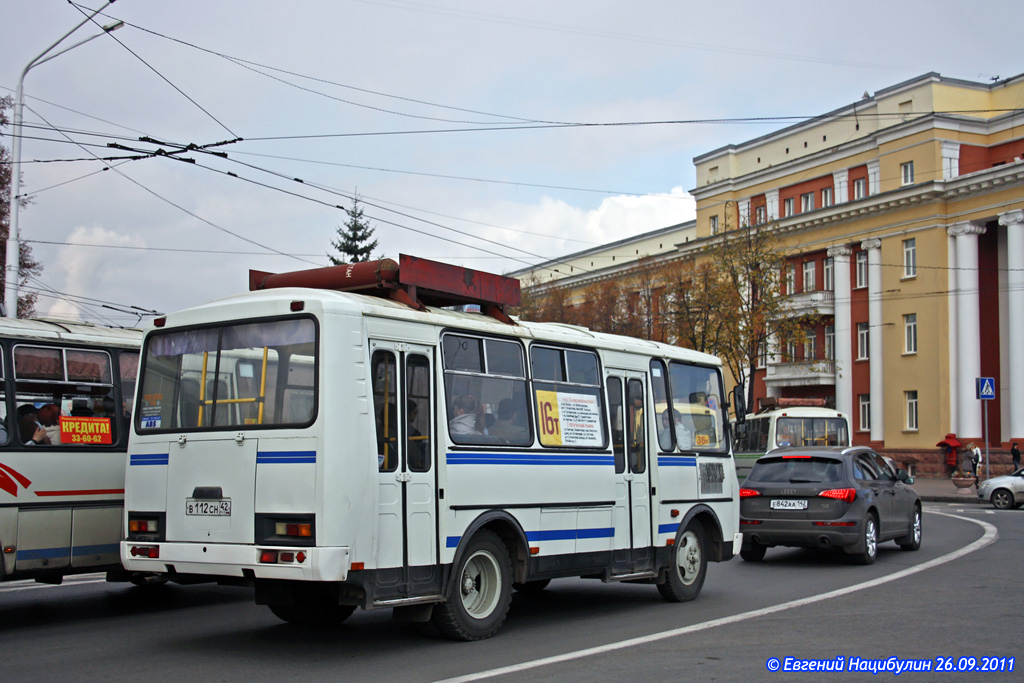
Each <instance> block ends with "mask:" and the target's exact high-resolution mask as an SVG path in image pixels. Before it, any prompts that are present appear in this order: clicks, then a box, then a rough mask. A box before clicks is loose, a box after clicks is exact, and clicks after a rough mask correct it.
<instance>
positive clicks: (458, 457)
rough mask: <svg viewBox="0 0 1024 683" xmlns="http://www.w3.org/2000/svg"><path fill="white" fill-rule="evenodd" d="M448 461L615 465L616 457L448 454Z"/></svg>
mask: <svg viewBox="0 0 1024 683" xmlns="http://www.w3.org/2000/svg"><path fill="white" fill-rule="evenodd" d="M447 460H448V464H449V465H603V466H614V465H615V457H614V456H612V455H602V454H580V455H572V454H565V453H558V454H554V453H550V454H549V453H448V455H447Z"/></svg>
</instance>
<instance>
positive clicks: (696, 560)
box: [658, 522, 708, 602]
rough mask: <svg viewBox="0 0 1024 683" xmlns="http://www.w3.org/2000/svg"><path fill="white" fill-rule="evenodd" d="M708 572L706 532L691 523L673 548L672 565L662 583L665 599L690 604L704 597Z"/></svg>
mask: <svg viewBox="0 0 1024 683" xmlns="http://www.w3.org/2000/svg"><path fill="white" fill-rule="evenodd" d="M707 570H708V554H707V542H706V540H705V538H704V529H703V528H702V527H701V525H700V524H699V523H698V522H691V523H690V525H689V526H687V527H686V530H685V531H684V532H683V533H682V534H680V535H679V537H678V538H677V539H676V543H675V545H674V546H672V566H671V567H669V568H668V571H667V572H666V577H665V580H664V581H663V582H662V583H659V584H658V592H660V593H661V597H663V598H665V599H666V600H668V601H669V602H688V601H690V600H693V599H694V598H696V597H697V596H698V595H700V589H701V588H702V587H703V586H704V576H705V574H707Z"/></svg>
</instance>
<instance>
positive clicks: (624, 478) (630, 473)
mask: <svg viewBox="0 0 1024 683" xmlns="http://www.w3.org/2000/svg"><path fill="white" fill-rule="evenodd" d="M623 480H625V481H633V473H632V472H626V476H624V477H623Z"/></svg>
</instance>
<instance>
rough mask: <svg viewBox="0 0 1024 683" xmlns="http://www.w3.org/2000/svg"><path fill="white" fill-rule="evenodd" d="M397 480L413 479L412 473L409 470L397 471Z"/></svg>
mask: <svg viewBox="0 0 1024 683" xmlns="http://www.w3.org/2000/svg"><path fill="white" fill-rule="evenodd" d="M395 481H412V474H410V473H409V472H396V473H395Z"/></svg>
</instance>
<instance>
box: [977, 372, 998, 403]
mask: <svg viewBox="0 0 1024 683" xmlns="http://www.w3.org/2000/svg"><path fill="white" fill-rule="evenodd" d="M976 381H977V385H976V388H977V391H978V398H979V399H980V400H982V401H991V400H993V399H995V397H996V380H995V378H994V377H979V378H978V379H977V380H976Z"/></svg>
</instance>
